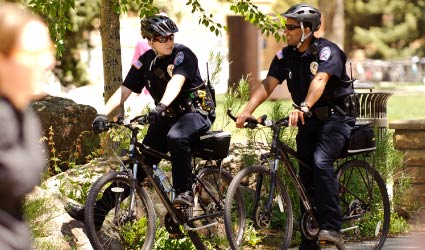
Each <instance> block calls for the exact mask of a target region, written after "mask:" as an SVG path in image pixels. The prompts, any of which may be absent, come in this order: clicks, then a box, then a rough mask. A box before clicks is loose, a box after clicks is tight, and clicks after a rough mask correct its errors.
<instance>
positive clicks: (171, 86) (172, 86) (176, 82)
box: [160, 75, 186, 106]
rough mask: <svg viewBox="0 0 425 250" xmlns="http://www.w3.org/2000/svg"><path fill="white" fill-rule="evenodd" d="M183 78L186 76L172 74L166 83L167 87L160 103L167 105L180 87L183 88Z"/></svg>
mask: <svg viewBox="0 0 425 250" xmlns="http://www.w3.org/2000/svg"><path fill="white" fill-rule="evenodd" d="M185 79H186V78H185V77H184V76H182V75H173V77H172V78H171V80H170V81H169V82H168V84H167V88H166V89H165V92H164V95H163V96H162V98H161V101H160V103H162V104H164V105H165V106H169V105H170V104H171V103H172V102H173V101H174V99H176V97H177V96H178V95H179V93H180V91H181V89H182V88H183V84H184V81H185Z"/></svg>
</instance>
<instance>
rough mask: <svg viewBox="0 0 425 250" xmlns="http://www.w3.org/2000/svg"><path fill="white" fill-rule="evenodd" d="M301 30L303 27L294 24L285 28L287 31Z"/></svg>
mask: <svg viewBox="0 0 425 250" xmlns="http://www.w3.org/2000/svg"><path fill="white" fill-rule="evenodd" d="M299 28H301V26H299V25H293V24H287V25H286V26H285V29H287V30H291V31H292V30H296V29H299Z"/></svg>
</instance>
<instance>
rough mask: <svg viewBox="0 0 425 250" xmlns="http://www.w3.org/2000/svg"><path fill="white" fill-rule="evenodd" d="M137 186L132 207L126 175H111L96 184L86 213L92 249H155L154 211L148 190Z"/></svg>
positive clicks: (89, 197) (105, 176)
mask: <svg viewBox="0 0 425 250" xmlns="http://www.w3.org/2000/svg"><path fill="white" fill-rule="evenodd" d="M135 184H136V186H135V189H133V192H134V195H133V200H134V202H133V203H132V205H131V198H130V197H131V196H129V194H130V190H131V188H130V185H131V182H130V180H129V176H128V175H127V174H126V173H122V172H110V173H108V174H106V175H104V176H102V177H100V178H99V179H98V180H97V181H96V182H95V183H94V184H93V187H92V188H91V189H90V191H89V194H88V197H87V200H86V206H85V214H84V216H85V227H86V231H87V236H88V238H89V240H90V243H91V245H92V246H93V249H96V250H109V249H111V250H112V249H114V250H115V249H146V250H147V249H152V247H153V243H154V239H155V227H156V225H155V210H154V207H153V204H152V201H151V199H150V198H149V196H148V194H147V192H146V190H145V189H144V188H143V187H142V186H141V185H140V184H139V183H135ZM131 206H132V208H131ZM102 221H103V223H102Z"/></svg>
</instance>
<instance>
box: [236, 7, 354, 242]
mask: <svg viewBox="0 0 425 250" xmlns="http://www.w3.org/2000/svg"><path fill="white" fill-rule="evenodd" d="M281 15H282V16H284V17H286V19H287V20H286V28H285V30H284V32H285V35H286V38H287V43H288V46H286V47H284V48H283V49H281V50H280V51H278V52H277V53H276V56H275V57H274V58H273V61H272V62H271V64H270V68H269V72H268V74H267V77H266V79H264V80H263V81H262V83H261V84H260V85H259V86H258V87H256V88H255V89H254V90H253V93H252V96H251V99H250V100H249V102H248V104H247V105H246V107H245V108H244V110H243V111H242V112H241V113H240V114H239V115H238V117H237V121H236V126H237V127H239V128H240V127H243V125H244V122H245V120H246V119H247V118H248V117H252V113H253V112H254V110H255V109H256V108H257V107H258V106H259V105H260V104H261V103H263V102H264V101H265V100H266V99H267V97H269V96H270V94H271V93H272V92H273V90H274V89H275V87H276V86H277V85H279V84H282V82H283V81H285V80H286V82H287V85H288V89H289V91H290V93H291V96H292V100H293V101H294V103H295V104H297V105H298V106H299V107H300V108H299V109H294V110H292V111H291V112H290V113H289V124H290V125H291V126H297V127H298V134H297V137H296V142H297V152H298V154H299V155H300V157H301V159H304V160H305V162H306V163H307V164H309V166H312V169H307V168H306V167H303V166H300V170H299V176H300V179H301V182H302V183H303V185H304V186H305V188H306V190H307V192H308V194H309V196H310V197H311V198H312V202H313V206H314V208H315V209H314V210H315V213H316V215H317V219H318V227H319V229H320V231H319V235H318V239H312V240H309V239H307V238H305V237H304V236H303V237H302V241H301V246H300V250H317V249H320V246H319V244H318V243H317V241H318V240H320V241H322V240H324V241H330V242H339V241H340V240H341V232H340V230H341V220H342V215H341V210H340V205H339V193H338V181H337V178H336V175H335V171H334V167H333V163H334V162H335V160H336V159H337V158H338V156H339V155H340V154H341V151H342V149H343V148H344V145H345V144H346V142H347V140H348V138H349V136H350V132H351V129H352V127H353V126H354V123H355V118H354V114H355V110H352V109H353V108H354V107H351V106H350V105H347V103H351V94H352V93H353V89H352V85H351V81H350V79H349V77H348V75H347V73H346V68H345V63H346V56H345V54H344V52H343V51H342V50H341V49H340V48H338V46H337V45H336V44H335V43H332V42H330V41H329V40H326V39H323V38H316V37H314V35H313V33H314V32H315V31H317V30H318V29H319V27H320V24H321V20H320V18H321V13H320V11H319V10H318V9H316V8H314V7H312V6H310V5H307V4H297V5H294V6H292V7H290V8H289V9H288V10H287V11H286V12H285V13H282V14H281ZM347 107H349V108H347ZM306 112H311V113H312V114H313V115H312V117H306V116H304V114H305V113H306ZM300 207H301V209H302V210H303V209H304V207H303V206H302V205H301V206H300ZM302 212H303V211H302Z"/></svg>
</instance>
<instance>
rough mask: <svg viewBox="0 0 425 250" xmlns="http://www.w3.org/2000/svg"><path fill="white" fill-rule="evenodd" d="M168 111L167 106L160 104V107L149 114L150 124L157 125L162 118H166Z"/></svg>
mask: <svg viewBox="0 0 425 250" xmlns="http://www.w3.org/2000/svg"><path fill="white" fill-rule="evenodd" d="M166 109H167V106H165V104H162V103H159V104H158V105H156V107H155V108H154V109H152V110H151V111H150V112H149V123H150V124H155V123H157V122H158V121H159V119H161V117H164V116H165V110H166Z"/></svg>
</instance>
